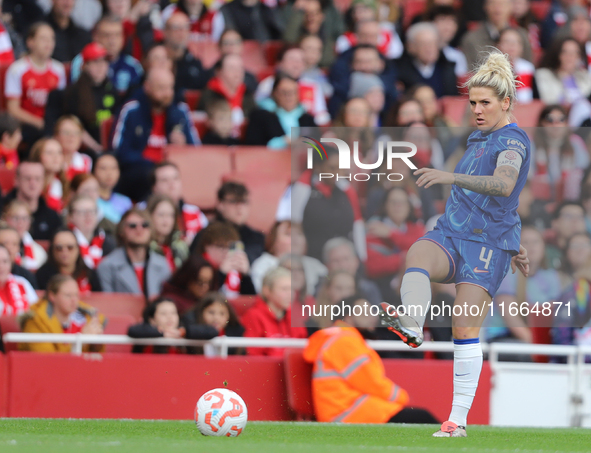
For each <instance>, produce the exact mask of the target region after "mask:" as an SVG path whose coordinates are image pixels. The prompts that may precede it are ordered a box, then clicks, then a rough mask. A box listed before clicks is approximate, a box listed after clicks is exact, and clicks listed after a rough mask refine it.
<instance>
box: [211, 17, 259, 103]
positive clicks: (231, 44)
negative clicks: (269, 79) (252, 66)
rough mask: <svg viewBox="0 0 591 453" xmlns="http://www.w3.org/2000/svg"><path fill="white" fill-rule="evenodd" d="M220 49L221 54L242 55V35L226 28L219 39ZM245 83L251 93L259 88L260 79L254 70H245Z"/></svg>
mask: <svg viewBox="0 0 591 453" xmlns="http://www.w3.org/2000/svg"><path fill="white" fill-rule="evenodd" d="M218 49H219V51H220V55H221V56H224V55H230V54H232V55H240V56H242V55H243V53H244V43H243V41H242V36H240V34H239V33H238V32H237V31H236V30H234V29H232V28H227V29H225V30H224V32H223V33H222V34H221V35H220V39H219V40H218ZM244 83H245V84H246V89H247V90H248V91H250V92H251V93H254V92H255V91H256V89H257V85H258V84H259V81H258V80H257V78H256V76H255V75H254V74H253V73H252V72H248V71H246V70H245V71H244Z"/></svg>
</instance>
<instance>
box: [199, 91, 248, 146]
mask: <svg viewBox="0 0 591 453" xmlns="http://www.w3.org/2000/svg"><path fill="white" fill-rule="evenodd" d="M206 112H207V126H208V129H207V132H206V133H205V134H204V135H203V138H202V140H201V141H202V142H203V144H204V145H225V146H235V145H239V144H240V140H238V138H235V137H233V135H232V129H233V127H232V107H230V103H229V102H228V101H226V99H224V98H223V97H218V98H217V99H214V98H212V99H211V101H210V102H209V103H208V105H207V108H206Z"/></svg>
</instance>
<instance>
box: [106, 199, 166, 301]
mask: <svg viewBox="0 0 591 453" xmlns="http://www.w3.org/2000/svg"><path fill="white" fill-rule="evenodd" d="M117 233H118V234H117V240H118V243H119V247H118V248H116V249H115V250H114V251H113V252H111V253H110V254H109V256H107V257H106V258H105V259H104V260H103V261H102V262H101V263H100V264H99V266H98V267H97V274H98V277H99V280H100V282H101V286H102V288H103V291H105V292H117V293H131V294H143V295H144V296H145V297H146V300H150V299H152V298H153V297H154V296H157V295H158V294H160V290H161V288H162V284H163V283H164V282H165V281H166V280H168V279H169V278H170V275H171V272H170V266H169V265H168V263H167V262H166V258H164V257H162V256H160V255H158V254H156V253H150V247H149V245H150V240H151V225H150V217H149V215H148V213H147V212H145V211H140V210H138V209H137V208H132V209H130V210H129V211H127V212H126V213H125V214H123V216H122V217H121V222H119V225H118V226H117Z"/></svg>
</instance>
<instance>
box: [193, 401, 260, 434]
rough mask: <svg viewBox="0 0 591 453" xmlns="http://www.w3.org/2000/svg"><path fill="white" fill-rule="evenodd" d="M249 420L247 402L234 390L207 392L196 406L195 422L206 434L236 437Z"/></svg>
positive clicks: (202, 432)
mask: <svg viewBox="0 0 591 453" xmlns="http://www.w3.org/2000/svg"><path fill="white" fill-rule="evenodd" d="M247 420H248V410H247V409H246V404H244V400H243V399H242V398H240V396H239V395H238V394H237V393H236V392H233V391H232V390H228V389H213V390H210V391H209V392H205V393H204V394H203V395H202V396H201V398H199V401H197V406H196V407H195V423H196V424H197V428H198V429H199V431H200V432H201V434H203V435H204V436H227V437H236V436H238V435H239V434H240V433H241V432H242V431H243V430H244V428H245V427H246V421H247Z"/></svg>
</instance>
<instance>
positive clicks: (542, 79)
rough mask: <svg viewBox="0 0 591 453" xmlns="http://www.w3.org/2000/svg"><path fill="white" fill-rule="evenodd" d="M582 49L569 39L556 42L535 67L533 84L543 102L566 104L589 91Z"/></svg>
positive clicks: (585, 62) (589, 82) (583, 50)
mask: <svg viewBox="0 0 591 453" xmlns="http://www.w3.org/2000/svg"><path fill="white" fill-rule="evenodd" d="M586 60H587V58H586V54H585V49H584V48H583V47H582V46H581V45H580V44H579V43H578V42H577V41H575V40H574V39H573V38H565V39H562V40H560V41H557V42H556V43H555V44H553V45H552V47H551V48H550V49H549V50H548V52H547V53H546V55H545V56H544V59H543V60H542V62H541V63H540V67H539V69H537V70H536V74H535V77H536V84H537V86H538V91H539V93H540V99H541V100H542V101H543V102H544V104H561V105H563V106H565V107H568V106H570V105H571V104H573V103H575V102H576V101H578V100H581V99H584V98H586V97H587V96H589V94H591V75H590V74H589V73H588V72H587V61H586Z"/></svg>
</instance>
